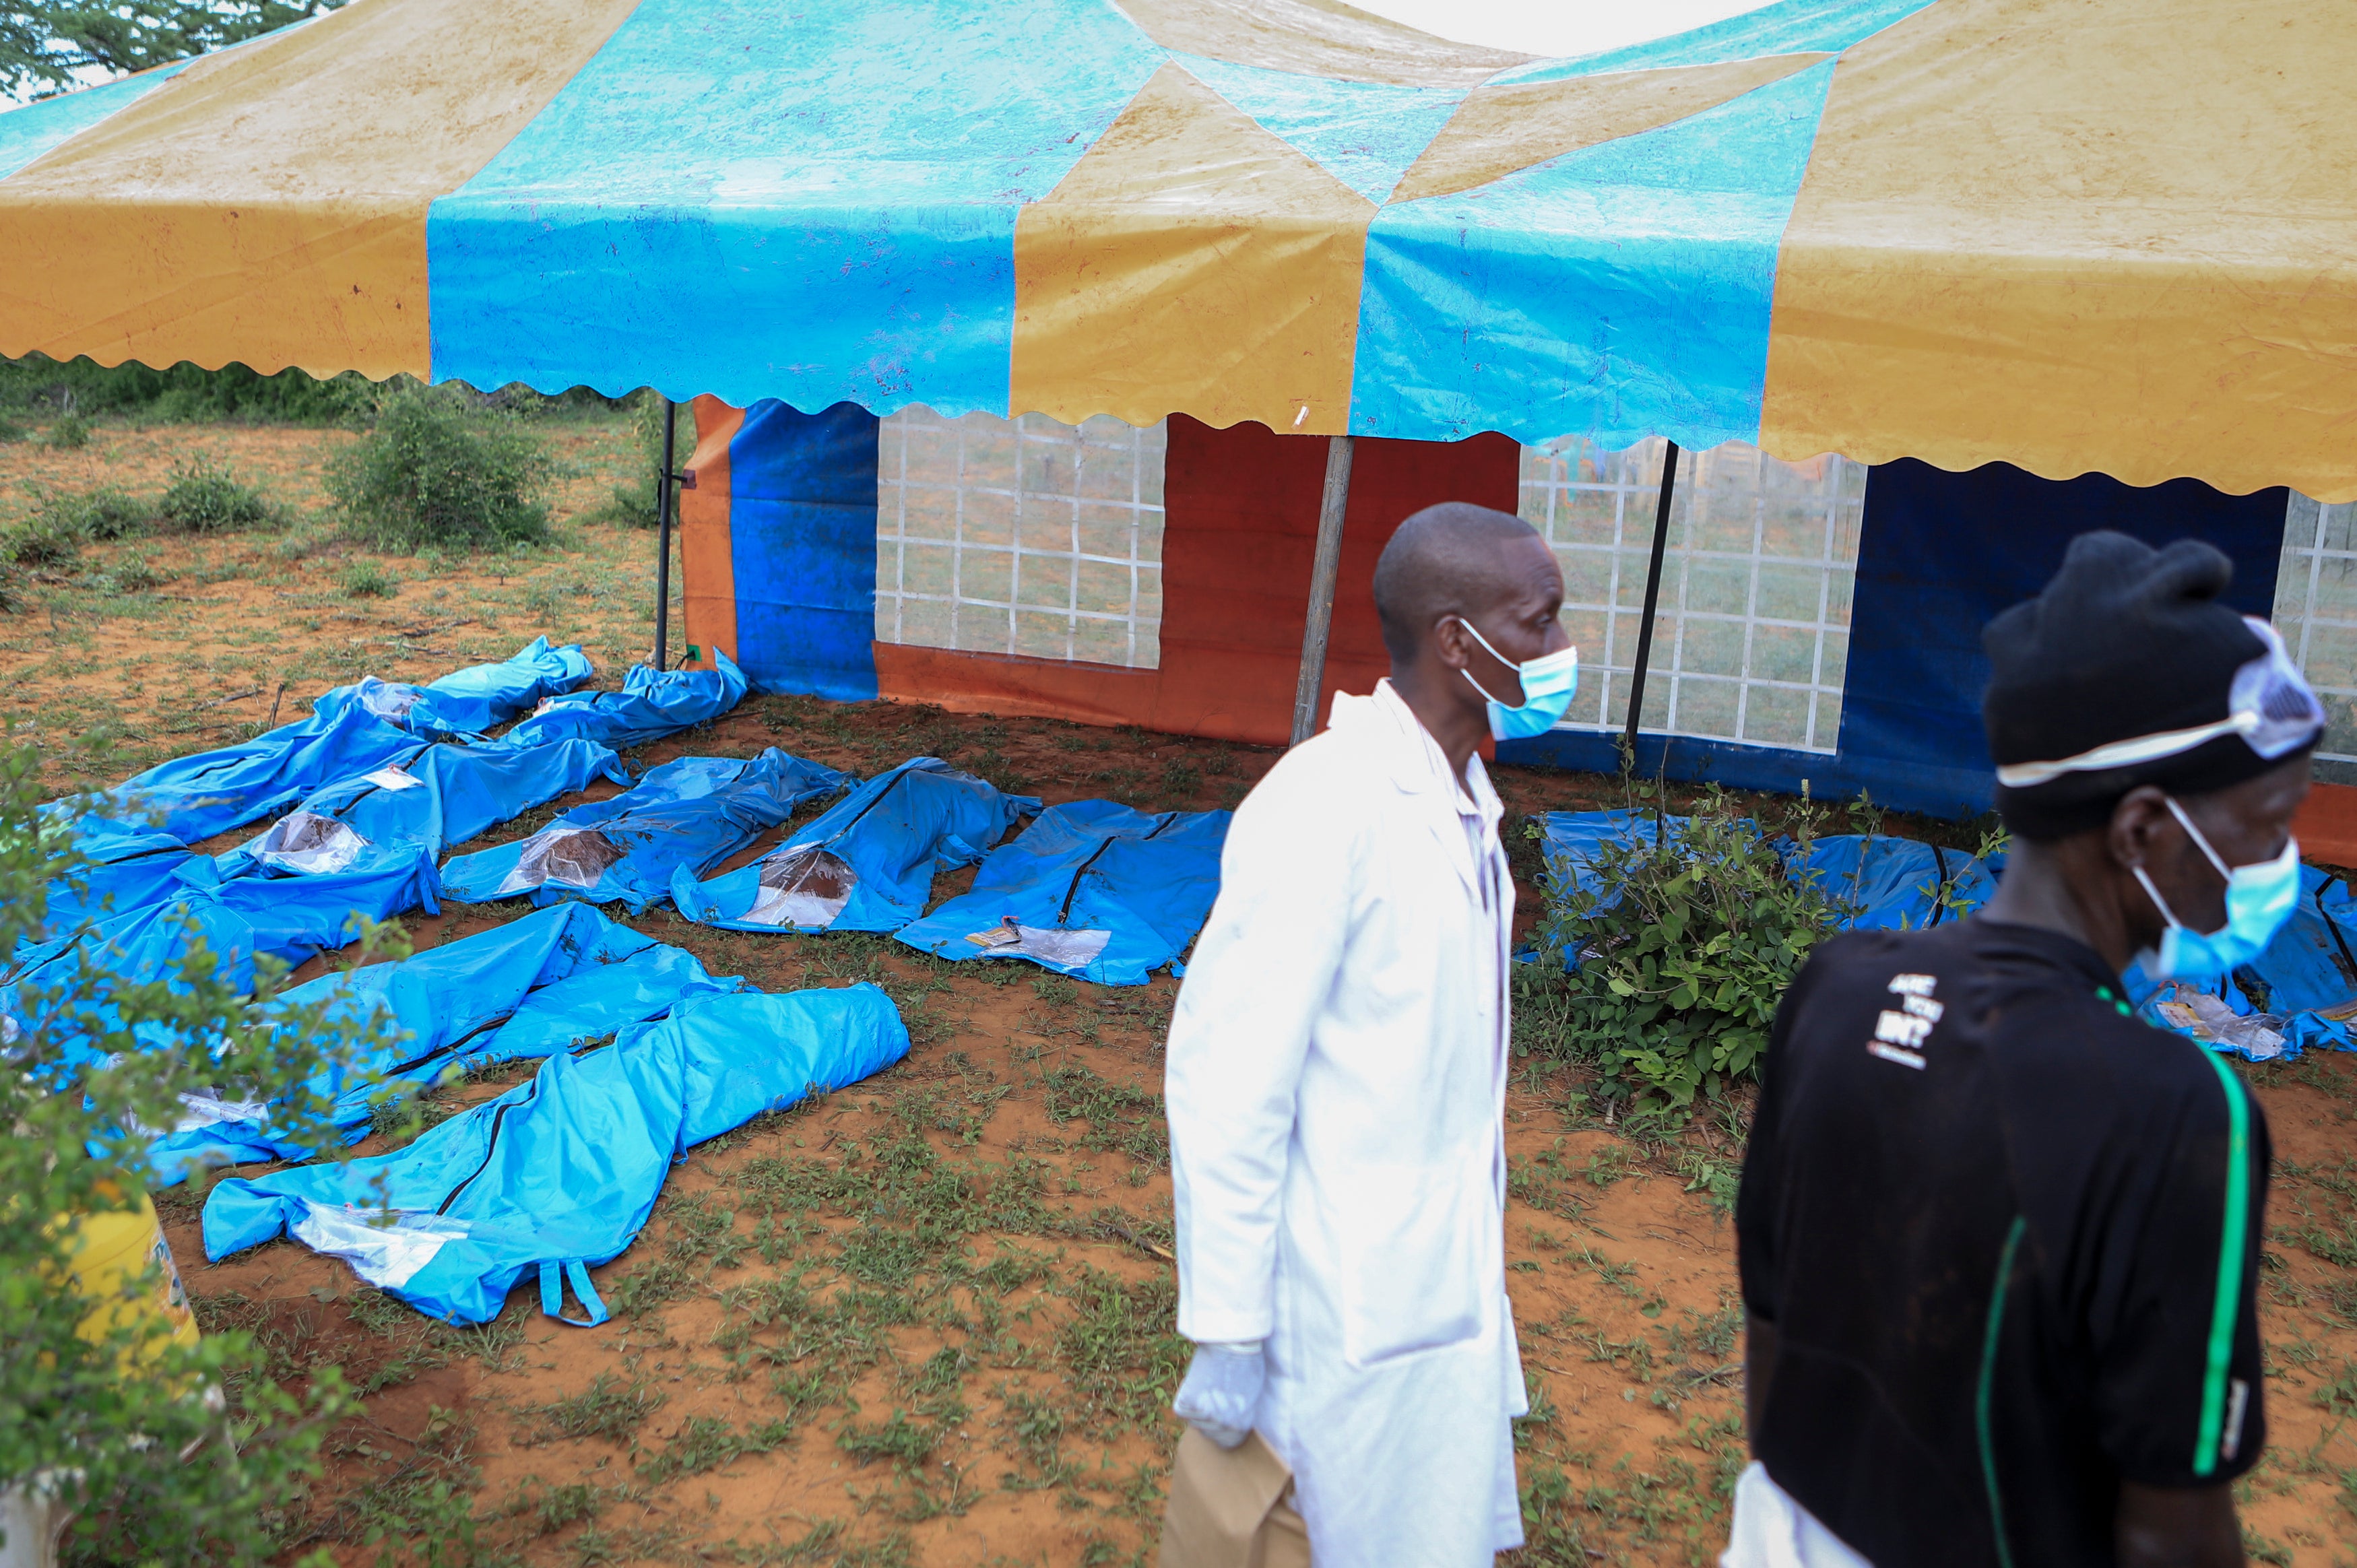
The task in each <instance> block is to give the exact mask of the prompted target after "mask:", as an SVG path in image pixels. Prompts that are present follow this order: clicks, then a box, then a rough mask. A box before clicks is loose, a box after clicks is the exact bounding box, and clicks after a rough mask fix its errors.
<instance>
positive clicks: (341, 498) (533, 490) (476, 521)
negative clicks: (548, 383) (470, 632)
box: [327, 385, 554, 554]
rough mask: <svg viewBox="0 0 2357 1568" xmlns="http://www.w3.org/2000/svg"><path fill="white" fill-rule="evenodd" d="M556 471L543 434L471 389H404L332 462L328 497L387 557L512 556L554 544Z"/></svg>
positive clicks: (395, 392) (390, 396) (385, 401)
mask: <svg viewBox="0 0 2357 1568" xmlns="http://www.w3.org/2000/svg"><path fill="white" fill-rule="evenodd" d="M553 468H554V463H553V462H552V461H551V459H550V457H549V455H548V451H547V447H546V445H545V444H544V442H543V441H542V440H541V439H540V437H539V436H538V435H534V434H533V432H532V431H531V430H529V429H527V428H526V427H525V426H524V425H523V424H521V423H520V422H519V421H518V420H517V418H516V416H515V415H513V414H511V413H504V412H501V411H499V410H495V409H485V408H482V407H479V406H478V404H477V403H476V400H475V398H474V395H473V394H472V393H471V392H468V391H467V390H466V389H465V388H463V387H452V386H444V387H423V386H414V385H413V386H403V387H396V388H394V389H393V391H391V392H387V393H386V394H385V395H384V397H383V398H382V400H381V401H380V402H379V403H378V404H377V415H376V424H375V427H374V428H373V429H371V430H370V431H369V432H368V433H367V434H365V435H362V436H361V438H360V439H359V440H358V441H355V442H353V443H352V444H351V446H348V447H346V448H345V449H344V450H343V451H342V452H340V453H339V454H337V455H336V456H335V457H334V458H333V459H332V460H331V461H330V462H329V464H328V476H327V480H328V493H329V494H330V495H332V496H334V497H335V499H336V504H337V506H338V507H339V510H341V511H342V512H343V514H344V517H345V520H346V521H347V523H348V524H349V526H350V528H351V530H352V531H353V532H354V533H356V534H357V535H358V536H359V537H361V539H364V540H366V541H367V542H369V543H371V544H372V545H374V546H376V547H377V548H378V549H380V550H387V551H399V552H401V553H405V554H414V553H416V552H418V551H420V550H424V549H425V548H427V547H428V546H434V545H439V546H442V547H444V548H449V549H466V550H487V549H502V548H506V547H509V546H511V545H516V544H532V543H538V542H542V541H544V540H545V539H546V538H547V537H548V508H547V507H546V506H545V505H544V503H543V502H542V500H541V496H542V494H543V493H544V490H545V489H546V487H547V483H548V479H549V476H550V473H551V471H552V469H553Z"/></svg>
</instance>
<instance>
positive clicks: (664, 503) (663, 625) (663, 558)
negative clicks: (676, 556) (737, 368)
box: [655, 397, 676, 672]
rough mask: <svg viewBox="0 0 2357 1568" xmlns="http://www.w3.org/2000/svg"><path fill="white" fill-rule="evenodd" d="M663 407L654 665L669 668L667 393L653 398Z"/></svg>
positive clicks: (657, 478)
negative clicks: (664, 395)
mask: <svg viewBox="0 0 2357 1568" xmlns="http://www.w3.org/2000/svg"><path fill="white" fill-rule="evenodd" d="M655 401H656V402H657V403H660V404H661V405H662V422H663V428H662V467H661V468H660V469H658V470H657V471H656V473H655V669H656V671H658V672H660V671H664V670H667V669H669V668H670V667H671V666H670V665H669V664H668V663H666V662H665V660H666V658H667V656H668V655H669V654H670V652H671V647H670V644H671V498H672V489H671V477H672V456H673V454H672V426H673V424H675V423H676V415H675V413H674V411H673V407H672V401H671V399H669V398H667V397H658V398H657V399H656V400H655Z"/></svg>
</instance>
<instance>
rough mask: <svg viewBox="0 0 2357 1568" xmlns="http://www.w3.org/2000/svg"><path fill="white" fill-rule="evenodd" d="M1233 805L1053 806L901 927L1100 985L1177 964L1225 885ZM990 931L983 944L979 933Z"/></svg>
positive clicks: (919, 942) (917, 942) (944, 944)
mask: <svg viewBox="0 0 2357 1568" xmlns="http://www.w3.org/2000/svg"><path fill="white" fill-rule="evenodd" d="M1228 822H1229V816H1228V813H1227V812H1225V811H1163V812H1160V813H1157V814H1156V815H1152V816H1148V815H1147V814H1146V813H1145V812H1143V811H1132V810H1131V809H1130V808H1129V807H1127V806H1124V805H1121V804H1119V803H1118V802H1116V801H1113V800H1076V801H1073V802H1072V803H1071V804H1069V805H1063V806H1050V807H1049V808H1048V810H1047V811H1043V812H1041V813H1040V815H1039V820H1038V821H1037V822H1033V823H1032V824H1031V825H1030V826H1029V827H1028V828H1026V829H1024V830H1023V832H1022V833H1021V834H1020V835H1019V836H1018V837H1017V838H1016V840H1015V842H1014V843H1008V844H1002V845H1001V846H1000V847H998V848H997V849H995V850H992V851H991V852H990V854H989V857H988V858H987V859H985V860H984V862H983V863H982V869H981V871H980V872H978V873H976V874H975V876H974V887H973V890H972V891H970V892H968V893H965V894H963V895H962V896H961V897H955V898H952V899H951V900H950V901H949V902H948V903H946V904H943V905H942V907H941V908H938V909H936V910H934V911H933V912H932V913H931V914H930V915H928V916H926V917H925V918H923V919H921V920H918V921H916V922H915V923H914V924H911V925H909V926H906V927H904V928H902V929H901V930H900V932H899V938H898V940H900V941H904V942H906V943H908V944H909V946H910V947H913V948H916V949H918V950H920V951H923V952H930V953H933V954H936V955H938V956H939V957H942V958H946V959H982V958H1016V959H1023V960H1027V961H1029V962H1032V963H1036V964H1038V965H1039V966H1040V967H1041V968H1043V969H1052V970H1055V971H1057V972H1059V973H1062V974H1071V975H1077V976H1079V977H1080V978H1082V979H1083V980H1092V981H1095V982H1096V983H1099V984H1101V985H1143V984H1145V983H1146V976H1147V975H1148V974H1149V973H1151V972H1154V971H1155V970H1157V969H1159V968H1161V967H1162V966H1163V965H1165V964H1175V963H1176V962H1177V961H1178V959H1179V954H1180V953H1182V952H1184V951H1185V950H1186V949H1187V944H1188V943H1189V942H1191V941H1193V940H1195V933H1196V932H1197V931H1199V930H1200V929H1202V925H1203V920H1204V918H1205V917H1206V916H1208V915H1210V914H1211V901H1212V899H1214V898H1216V897H1218V896H1219V891H1220V849H1221V846H1222V844H1224V843H1226V842H1227V836H1228ZM976 938H980V939H981V940H978V941H977V940H975V939H976Z"/></svg>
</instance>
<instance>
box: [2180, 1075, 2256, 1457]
mask: <svg viewBox="0 0 2357 1568" xmlns="http://www.w3.org/2000/svg"><path fill="white" fill-rule="evenodd" d="M2201 1056H2202V1059H2204V1060H2205V1061H2207V1062H2208V1063H2209V1064H2210V1065H2211V1066H2212V1068H2214V1069H2217V1073H2218V1081H2219V1083H2220V1084H2222V1086H2223V1087H2224V1088H2225V1090H2226V1213H2225V1223H2224V1224H2223V1225H2222V1227H2221V1228H2220V1232H2219V1239H2218V1288H2217V1294H2216V1296H2215V1298H2214V1300H2213V1302H2212V1306H2211V1310H2210V1356H2209V1364H2208V1365H2207V1366H2206V1367H2204V1368H2203V1369H2202V1374H2201V1425H2200V1427H2199V1428H2197V1429H2196V1430H2195V1433H2194V1436H2193V1473H2194V1474H2195V1475H2197V1476H2209V1475H2214V1474H2215V1473H2216V1472H2217V1469H2218V1448H2219V1442H2220V1439H2221V1437H2222V1435H2223V1433H2222V1429H2223V1427H2224V1426H2225V1423H2226V1373H2227V1370H2228V1368H2229V1364H2230V1363H2231V1362H2232V1361H2233V1356H2234V1319H2235V1315H2236V1312H2237V1310H2238V1309H2239V1308H2240V1306H2241V1305H2242V1298H2243V1254H2244V1251H2245V1250H2246V1248H2247V1247H2248V1244H2249V1239H2250V1230H2251V1107H2250V1102H2249V1101H2247V1100H2245V1099H2244V1096H2243V1086H2242V1084H2241V1083H2240V1082H2239V1081H2237V1080H2236V1079H2235V1077H2234V1073H2233V1069H2231V1068H2229V1067H2227V1065H2226V1064H2225V1063H2224V1062H2223V1061H2222V1060H2221V1059H2220V1058H2218V1057H2216V1056H2215V1055H2213V1054H2212V1053H2211V1052H2210V1051H2209V1050H2207V1049H2206V1048H2205V1049H2204V1050H2203V1051H2202V1053H2201Z"/></svg>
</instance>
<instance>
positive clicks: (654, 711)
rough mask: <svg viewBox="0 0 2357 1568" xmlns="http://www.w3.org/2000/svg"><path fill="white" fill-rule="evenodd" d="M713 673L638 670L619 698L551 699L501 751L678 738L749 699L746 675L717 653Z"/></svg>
mask: <svg viewBox="0 0 2357 1568" xmlns="http://www.w3.org/2000/svg"><path fill="white" fill-rule="evenodd" d="M713 659H714V660H715V661H716V667H715V668H713V669H710V670H665V671H657V670H655V669H654V668H653V667H652V666H651V665H646V664H634V665H632V666H630V671H629V672H628V673H626V674H624V675H623V677H622V689H621V690H620V691H619V692H575V693H570V694H569V695H566V696H562V697H551V698H549V699H548V700H547V701H545V702H544V703H541V704H540V708H539V710H538V711H537V712H535V713H533V714H528V715H526V716H525V717H523V718H521V719H518V720H517V721H516V723H515V727H513V728H512V729H511V730H509V731H508V732H507V733H506V734H505V735H503V736H500V745H502V746H545V745H547V744H548V743H549V742H550V741H553V740H594V741H596V742H597V743H598V744H599V745H601V746H612V747H613V748H614V749H615V750H616V751H627V750H629V749H630V747H631V746H645V745H648V744H649V743H651V742H653V741H658V740H662V739H663V738H664V737H665V736H674V735H677V734H678V733H679V732H680V731H682V730H683V729H685V728H687V727H688V725H700V724H704V723H706V722H708V721H709V720H712V719H716V718H718V717H719V716H720V715H721V714H725V713H726V712H727V711H728V710H729V709H731V708H733V707H735V706H736V705H737V703H738V702H739V701H740V700H742V699H743V697H744V695H745V672H744V671H741V670H739V669H737V666H736V665H735V664H733V663H731V662H730V661H729V658H728V656H727V655H726V653H722V652H719V651H718V650H714V652H713Z"/></svg>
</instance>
